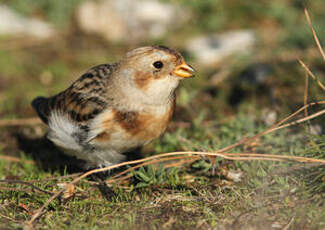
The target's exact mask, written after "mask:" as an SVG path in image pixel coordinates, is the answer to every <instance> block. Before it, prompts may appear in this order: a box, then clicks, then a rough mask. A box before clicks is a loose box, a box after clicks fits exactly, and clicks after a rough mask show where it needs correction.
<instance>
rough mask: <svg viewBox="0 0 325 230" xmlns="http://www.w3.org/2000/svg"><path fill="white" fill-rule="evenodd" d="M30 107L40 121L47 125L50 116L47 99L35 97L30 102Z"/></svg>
mask: <svg viewBox="0 0 325 230" xmlns="http://www.w3.org/2000/svg"><path fill="white" fill-rule="evenodd" d="M32 106H33V108H34V110H35V111H36V112H37V114H38V116H39V117H40V118H41V120H42V121H43V122H44V123H45V124H47V123H48V117H49V115H50V106H49V98H46V97H37V98H35V99H34V100H33V101H32Z"/></svg>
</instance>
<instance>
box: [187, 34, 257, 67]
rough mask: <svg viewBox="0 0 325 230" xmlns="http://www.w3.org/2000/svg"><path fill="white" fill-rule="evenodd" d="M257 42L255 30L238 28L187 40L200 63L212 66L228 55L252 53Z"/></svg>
mask: <svg viewBox="0 0 325 230" xmlns="http://www.w3.org/2000/svg"><path fill="white" fill-rule="evenodd" d="M255 43H256V37H255V34H254V32H252V31H250V30H238V31H230V32H226V33H223V34H213V35H207V36H200V37H197V38H193V39H191V40H189V41H188V42H187V44H186V50H187V51H188V52H189V53H190V54H192V55H193V56H194V57H195V58H196V59H197V62H198V64H200V65H203V66H212V65H215V64H217V63H219V62H220V61H222V60H223V59H224V58H226V57H228V56H231V55H243V54H248V53H250V52H251V51H252V49H253V47H254V45H255Z"/></svg>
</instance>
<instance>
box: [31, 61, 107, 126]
mask: <svg viewBox="0 0 325 230" xmlns="http://www.w3.org/2000/svg"><path fill="white" fill-rule="evenodd" d="M111 72H112V66H110V65H108V64H103V65H99V66H95V67H93V68H91V69H90V70H89V71H88V72H87V73H85V74H83V75H82V76H81V77H80V78H79V79H78V80H76V81H75V82H74V83H73V84H72V85H71V86H70V87H69V88H68V89H66V90H65V91H63V92H61V93H59V94H57V95H55V96H53V97H50V98H44V97H39V98H36V99H35V100H34V101H33V102H32V105H33V107H34V108H35V110H36V111H37V113H38V115H39V116H40V118H41V119H42V120H43V121H44V122H45V123H48V116H50V114H51V112H52V111H56V112H59V113H61V114H64V115H65V114H67V115H68V116H69V118H70V119H71V120H73V121H75V122H76V123H80V124H82V123H85V122H87V121H88V120H90V119H92V118H94V117H95V116H96V115H97V114H99V113H100V112H102V111H103V110H104V109H105V108H106V106H107V97H106V95H107V82H108V80H107V79H108V78H109V76H110V74H111Z"/></svg>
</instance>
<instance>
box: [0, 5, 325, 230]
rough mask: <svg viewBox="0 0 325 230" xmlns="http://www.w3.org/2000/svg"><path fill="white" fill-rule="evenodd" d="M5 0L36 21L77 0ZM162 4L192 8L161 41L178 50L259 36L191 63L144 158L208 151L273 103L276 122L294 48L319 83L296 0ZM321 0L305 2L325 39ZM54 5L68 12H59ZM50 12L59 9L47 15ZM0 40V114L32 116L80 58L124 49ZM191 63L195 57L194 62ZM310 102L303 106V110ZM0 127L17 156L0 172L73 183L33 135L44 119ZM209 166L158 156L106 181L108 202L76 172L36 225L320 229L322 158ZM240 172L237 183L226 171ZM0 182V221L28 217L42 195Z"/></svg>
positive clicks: (306, 152)
mask: <svg viewBox="0 0 325 230" xmlns="http://www.w3.org/2000/svg"><path fill="white" fill-rule="evenodd" d="M3 2H5V3H7V4H10V5H11V6H13V7H14V8H16V9H17V10H19V11H20V12H24V13H25V14H27V15H28V14H32V15H34V14H36V13H35V12H43V14H44V16H43V17H44V18H45V19H47V20H50V21H51V22H53V23H55V24H57V25H58V26H64V24H65V25H67V23H68V22H67V18H69V17H70V12H71V9H73V7H75V3H76V2H77V1H73V3H69V4H71V5H70V6H68V7H66V6H64V4H63V5H62V2H61V1H57V2H55V3H45V2H43V1H38V2H35V3H33V4H31V5H28V6H27V5H26V6H23V5H22V3H19V1H10V2H8V1H3ZM168 2H178V3H179V4H184V5H186V7H189V9H191V10H192V12H193V14H194V19H193V24H191V25H190V26H187V27H186V28H184V30H182V31H181V32H180V33H176V34H174V35H173V34H170V35H169V36H168V37H166V38H165V39H163V41H164V43H165V44H172V45H173V46H174V47H176V48H179V49H180V50H181V49H182V46H181V44H182V43H183V39H184V38H186V37H188V36H194V35H198V34H204V33H208V32H215V31H224V30H230V29H238V28H254V29H255V30H256V31H257V33H258V34H259V35H260V44H258V49H257V50H255V51H254V53H253V55H252V56H250V57H248V58H247V59H246V60H243V59H240V58H239V59H231V60H229V62H227V63H223V64H222V65H221V66H218V67H216V68H210V69H203V68H201V67H200V66H198V70H199V72H198V75H197V77H196V78H194V79H192V80H188V81H184V82H183V84H182V87H181V88H180V89H179V91H178V102H177V110H176V113H175V117H174V119H173V122H172V123H171V125H170V126H169V128H168V132H167V133H166V134H165V135H164V136H163V137H162V138H160V139H158V140H155V141H154V142H153V143H151V144H149V145H148V146H145V148H144V149H143V150H142V154H143V156H151V155H154V154H157V153H162V152H172V151H184V150H186V151H214V150H216V149H220V148H223V147H225V146H228V145H231V144H233V143H236V142H237V141H238V140H240V139H241V138H243V137H247V136H252V135H254V134H256V133H259V132H261V131H262V130H264V129H265V128H266V127H267V125H266V121H267V120H266V119H265V117H263V113H265V111H267V113H270V112H274V113H275V114H276V116H277V120H280V118H281V117H284V116H286V115H287V114H289V113H291V112H292V111H295V110H296V109H297V108H298V107H301V105H302V104H303V95H304V83H305V82H304V70H303V68H301V66H300V65H299V64H298V63H297V62H296V60H295V56H296V54H301V53H302V56H301V55H300V56H301V58H303V60H304V61H305V62H306V63H308V66H309V67H310V68H311V70H312V71H313V73H314V74H315V75H316V76H319V77H320V80H322V76H324V68H323V62H322V60H321V58H320V55H312V54H310V53H308V52H305V51H306V50H308V49H313V47H314V43H313V40H312V36H311V33H310V31H309V29H308V27H307V26H306V23H305V20H304V18H303V11H302V8H301V6H302V4H301V3H300V1H296V2H295V3H294V4H293V3H292V2H291V1H276V2H274V3H269V2H267V3H266V2H265V3H260V2H250V3H240V4H237V3H235V2H231V1H204V2H201V1H192V0H190V1H183V0H180V1H172V0H168ZM321 2H322V1H321V0H314V1H312V2H310V3H309V4H310V8H311V9H312V13H313V14H312V20H313V23H315V29H316V31H317V32H319V39H320V41H323V40H324V31H322V30H321V29H320V28H322V27H323V26H322V23H323V20H321V18H322V4H321ZM56 4H57V6H55V5H56ZM62 7H63V8H64V7H66V8H64V9H66V10H58V9H62ZM207 9H208V10H207ZM230 9H231V10H230ZM59 11H60V12H59ZM58 12H59V13H58ZM215 12H218V14H216V13H215ZM56 14H64V16H63V17H62V18H60V17H58V16H53V15H56ZM51 15H52V16H51ZM59 18H60V19H59ZM56 20H58V21H57V22H55V21H56ZM60 20H62V21H60ZM60 23H62V24H60ZM266 25H269V26H266ZM66 28H68V27H66ZM274 31H276V32H277V33H274ZM264 33H266V34H273V35H274V40H270V39H269V38H268V37H267V36H266V37H265V35H263V34H264ZM1 39H3V40H4V41H6V40H5V38H1ZM13 42H16V41H13ZM147 42H148V43H150V42H149V41H147ZM13 47H14V46H13ZM67 47H69V48H67ZM1 48H3V50H1V52H0V66H1V68H0V101H1V103H0V117H1V119H5V118H25V117H33V116H35V114H34V112H33V111H32V109H31V107H30V105H29V103H30V101H31V100H32V99H33V98H34V97H35V96H38V95H51V94H54V93H57V92H58V91H60V90H62V89H63V88H65V87H66V86H68V85H69V83H71V82H72V81H73V80H74V79H76V77H77V76H79V75H80V74H81V73H82V72H84V71H85V70H86V69H88V68H89V67H90V66H93V65H97V64H99V63H106V62H112V61H114V60H117V59H119V58H120V57H121V56H122V55H123V53H125V52H126V51H127V50H129V48H130V47H129V46H128V45H125V46H122V45H119V46H114V45H112V44H107V43H105V42H104V41H102V40H100V39H99V38H93V37H85V36H80V35H76V34H69V35H68V36H67V37H65V38H62V39H58V40H56V41H52V43H51V45H48V44H35V45H34V46H31V47H30V46H28V47H24V46H22V48H9V49H6V48H5V47H3V46H1ZM108 50H109V51H110V52H108ZM284 51H286V52H288V53H289V57H288V56H286V55H284V56H285V58H283V53H284ZM292 54H293V55H292ZM290 55H291V56H290ZM192 62H194V65H195V59H193V60H192ZM259 63H262V64H266V65H267V66H269V67H270V69H271V71H270V72H269V73H268V74H267V80H266V81H265V82H262V83H261V84H252V83H251V82H249V81H246V80H245V78H243V75H244V73H245V72H247V70H249V69H254V68H255V66H256V64H259ZM223 70H227V71H228V74H227V75H226V78H225V79H224V80H223V81H220V82H219V83H218V84H214V83H213V82H214V81H213V76H219V74H220V75H221V74H222V71H223ZM238 92H240V93H241V94H238ZM323 95H324V92H323V91H321V90H320V89H319V87H317V85H316V84H315V83H314V81H310V88H309V100H310V101H315V100H318V99H322V98H323V97H324V96H323ZM234 96H235V97H236V98H237V99H240V100H238V102H237V103H236V104H233V103H232V100H231V98H232V97H234ZM319 108H321V107H320V106H319V107H316V108H315V110H313V109H309V114H311V113H312V112H314V111H316V110H317V109H319ZM323 123H324V117H319V118H317V119H315V120H313V121H311V125H321V124H323ZM0 129H1V133H0V156H3V155H6V156H11V157H18V158H19V159H21V161H20V162H18V163H15V162H11V161H8V160H0V180H4V179H5V180H20V181H34V182H33V184H34V185H35V186H37V187H38V188H40V189H42V190H46V191H50V192H55V191H58V190H59V189H60V188H61V187H62V185H61V187H60V186H59V185H58V184H64V183H65V184H67V183H69V182H71V180H72V178H71V177H66V176H69V175H71V173H74V172H76V169H75V167H74V166H73V165H72V166H71V165H69V164H66V163H67V162H70V163H71V159H66V158H65V157H64V156H62V155H60V154H58V153H55V154H52V153H51V148H48V146H47V145H44V146H43V144H44V143H43V144H42V142H41V141H40V139H39V138H40V137H42V136H43V135H44V133H45V128H44V127H43V126H40V125H33V126H19V127H0ZM26 141H27V145H26V143H25V142H26ZM324 143H325V135H324V134H320V135H312V134H310V132H309V128H308V126H307V125H297V126H294V127H290V128H287V129H283V130H279V131H276V132H274V133H272V134H267V135H265V136H263V137H260V138H258V139H256V140H255V141H254V142H252V143H250V144H245V145H243V146H241V147H237V148H235V149H233V150H232V152H260V153H273V154H280V155H284V154H286V155H295V156H304V157H313V158H318V159H325V151H324ZM35 146H36V147H37V148H38V149H39V150H38V151H37V148H36V147H35ZM31 162H34V163H31ZM169 163H172V162H168V164H169ZM67 165H68V166H67ZM214 167H215V169H216V170H215V171H216V174H215V175H212V174H211V172H212V168H213V166H212V165H211V163H210V162H209V161H208V160H207V159H199V160H197V161H195V162H192V163H190V164H183V165H181V167H179V166H178V167H170V168H168V169H164V168H163V165H156V166H148V167H143V168H140V169H137V170H135V171H132V172H131V173H130V174H129V176H130V178H129V179H127V180H125V181H123V183H120V184H117V183H112V184H111V186H112V189H113V190H114V191H115V192H116V193H117V197H115V198H114V200H113V201H110V202H108V201H107V200H106V199H105V198H104V197H103V196H102V194H101V193H100V192H99V189H98V188H97V187H96V185H95V184H94V182H93V181H91V180H88V179H85V180H82V181H81V182H80V183H79V184H78V185H77V186H75V187H73V188H71V189H72V190H73V189H74V191H72V190H71V192H70V193H69V192H68V193H65V194H64V196H61V197H60V198H59V199H55V200H54V201H53V202H51V203H50V205H49V206H48V207H47V208H46V212H45V213H44V215H43V216H42V217H41V218H39V219H38V220H37V221H36V224H35V226H34V227H35V229H102V228H107V226H109V228H110V229H203V228H206V229H324V228H325V221H324V220H325V206H324V194H325V193H324V192H325V174H324V167H323V166H315V165H309V164H301V163H295V162H269V161H267V162H266V161H265V162H263V161H259V162H253V161H251V162H240V161H234V162H232V161H228V160H223V159H221V158H217V160H216V163H215V165H214ZM238 177H240V180H235V179H236V178H238ZM36 180H37V181H36ZM35 181H36V182H35ZM0 187H1V189H0V229H20V228H21V227H22V223H23V222H24V221H26V220H29V219H30V218H31V216H32V215H33V214H34V213H35V211H36V210H37V209H38V208H40V207H41V206H42V205H43V204H44V203H45V202H46V201H47V200H48V198H49V197H50V195H49V194H46V193H44V192H41V191H38V190H36V189H32V187H31V186H28V185H24V184H14V183H0ZM64 197H65V198H64Z"/></svg>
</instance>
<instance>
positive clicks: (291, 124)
mask: <svg viewBox="0 0 325 230" xmlns="http://www.w3.org/2000/svg"><path fill="white" fill-rule="evenodd" d="M306 108H307V107H306ZM322 114H325V109H323V110H321V111H318V112H317V113H314V114H312V115H309V116H307V117H304V118H301V119H298V120H296V121H293V122H290V123H288V124H285V125H281V126H279V127H275V128H273V129H271V130H269V132H267V133H270V132H273V131H275V130H279V129H283V128H286V127H289V126H293V125H297V124H300V123H302V122H305V121H310V120H311V119H313V118H315V117H319V116H320V115H322Z"/></svg>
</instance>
